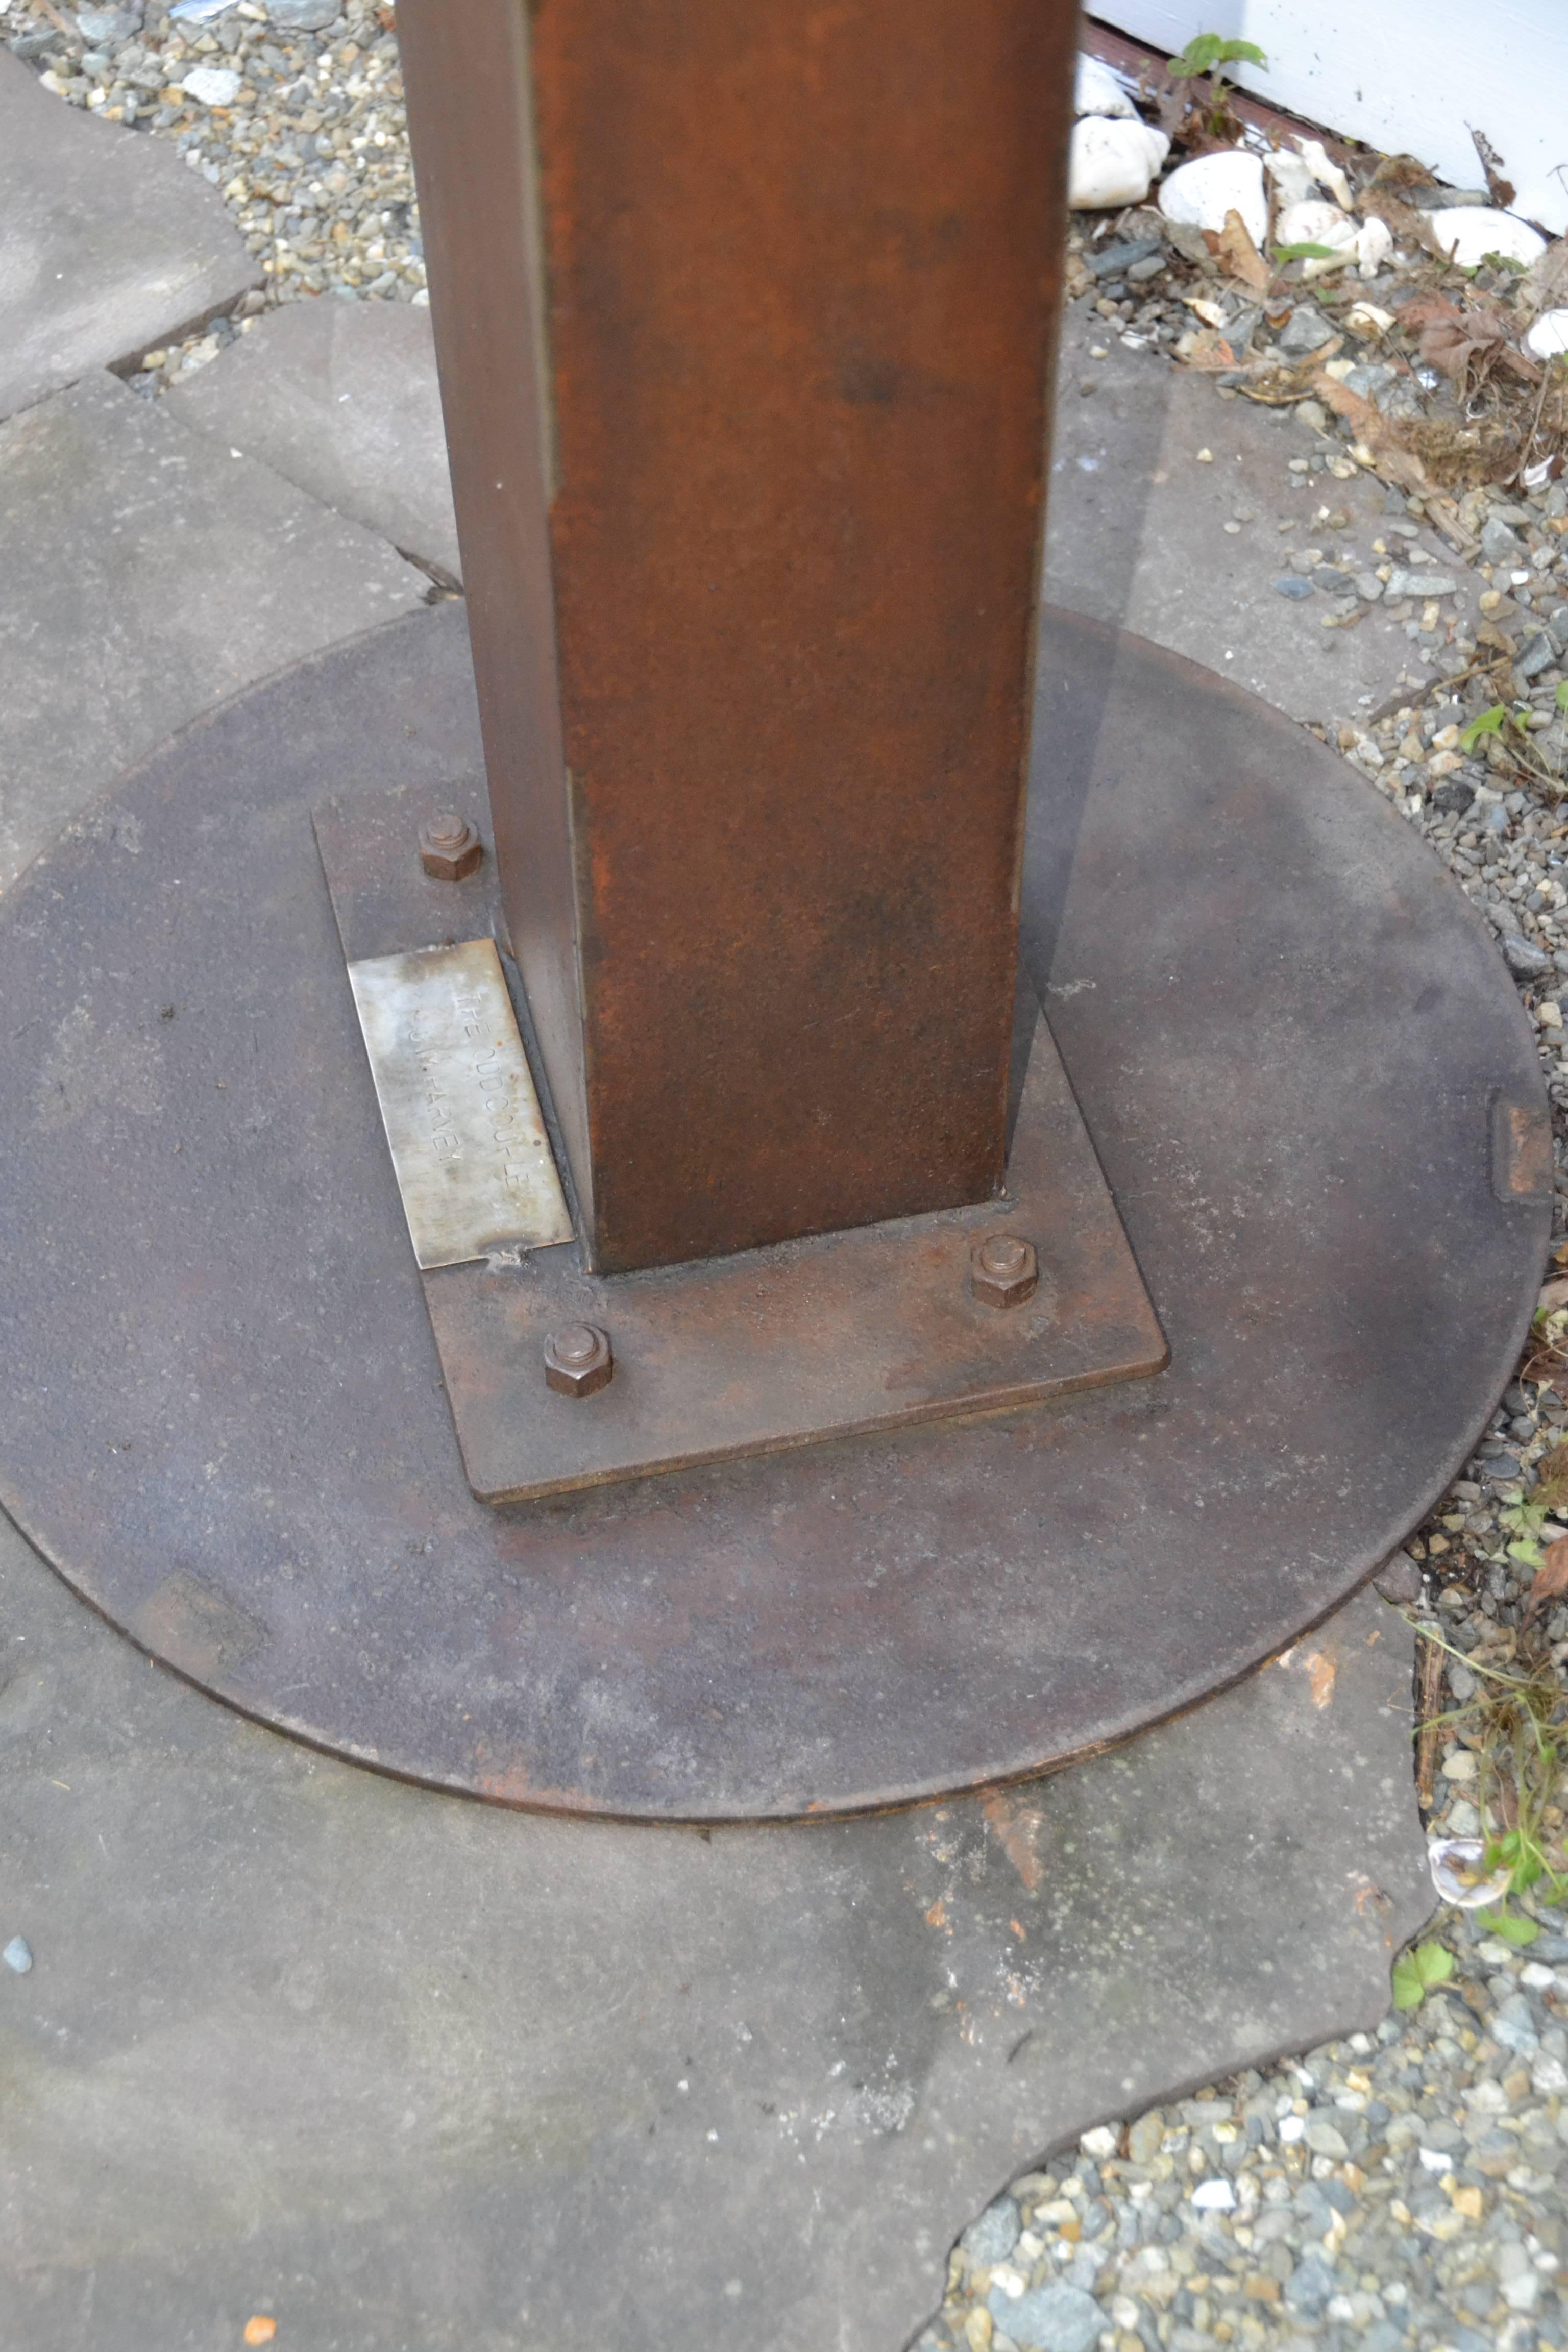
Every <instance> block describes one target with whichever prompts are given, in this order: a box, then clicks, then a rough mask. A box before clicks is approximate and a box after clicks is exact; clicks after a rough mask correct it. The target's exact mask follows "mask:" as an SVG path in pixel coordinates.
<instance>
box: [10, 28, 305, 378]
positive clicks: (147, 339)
mask: <svg viewBox="0 0 1568 2352" xmlns="http://www.w3.org/2000/svg"><path fill="white" fill-rule="evenodd" d="M259 282H260V280H259V273H258V269H257V266H256V263H255V262H254V260H253V259H252V258H251V256H250V255H249V253H248V252H247V250H246V246H245V240H244V238H243V237H242V236H240V235H239V234H238V232H237V229H236V228H235V226H234V225H233V223H232V222H231V221H230V219H229V217H228V215H227V214H226V211H225V209H224V204H223V199H222V197H221V196H220V195H219V194H218V193H217V191H216V188H211V187H209V186H208V185H207V184H206V182H205V180H204V179H202V178H201V177H200V175H199V174H198V173H195V172H192V171H190V170H188V169H187V168H186V166H185V165H184V163H182V162H181V160H180V158H179V156H178V155H177V154H176V153H175V152H174V149H173V148H172V147H170V146H169V145H168V144H167V143H166V142H163V141H162V140H153V139H148V138H138V137H137V135H136V134H135V132H133V131H126V130H122V129H121V127H120V126H119V125H118V124H116V123H112V122H100V121H96V120H95V119H94V118H93V117H92V116H91V115H89V114H86V113H84V112H82V111H81V110H79V109H78V108H76V107H72V106H63V105H62V104H61V103H60V101H59V100H58V98H54V97H52V96H51V95H50V93H49V92H48V91H47V89H42V88H40V86H39V83H38V79H37V75H35V74H34V73H33V72H31V71H30V69H29V68H27V67H26V66H25V65H24V64H23V63H22V61H21V59H20V58H14V57H12V56H11V55H10V54H9V52H8V51H0V416H8V415H11V414H12V412H13V411H14V410H16V409H18V408H25V407H26V406H27V405H28V404H29V403H31V402H33V401H35V400H41V399H42V398H43V397H44V395H45V394H46V393H49V392H54V391H56V390H58V388H59V387H60V386H61V385H62V384H67V383H72V382H74V381H75V379H76V378H77V377H78V376H81V375H85V374H86V373H88V371H89V369H91V368H100V367H108V366H110V365H111V364H112V363H113V362H116V361H118V360H122V359H129V358H132V357H134V356H135V355H136V354H137V353H138V352H144V351H146V350H147V349H149V347H150V346H152V345H153V344H154V343H159V342H163V341H165V340H167V339H168V338H170V337H174V336H177V335H178V334H180V333H181V332H182V331H185V330H187V329H189V328H190V327H193V326H195V325H197V324H198V323H199V322H200V321H201V320H204V319H207V318H210V317H211V316H212V315H213V314H214V312H216V311H218V310H226V309H227V308H228V306H229V305H230V304H231V303H232V302H234V301H236V300H237V299H238V297H239V296H240V295H241V294H243V293H244V292H245V290H246V289H247V287H250V286H255V285H257V284H258V283H259Z"/></svg>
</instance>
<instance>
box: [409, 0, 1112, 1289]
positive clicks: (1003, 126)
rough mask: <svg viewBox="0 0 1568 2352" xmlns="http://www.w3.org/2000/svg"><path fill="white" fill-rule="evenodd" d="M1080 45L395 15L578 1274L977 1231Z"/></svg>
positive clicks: (999, 1107) (1004, 1027) (998, 1118)
mask: <svg viewBox="0 0 1568 2352" xmlns="http://www.w3.org/2000/svg"><path fill="white" fill-rule="evenodd" d="M530 26H531V39H530V30H529V28H530ZM1075 27H1076V11H1075V9H1074V8H1073V7H1072V6H1070V5H1063V0H1040V5H1035V6H1029V7H1020V6H1019V5H1016V0H847V5H842V6H838V7H835V8H830V9H819V10H813V9H809V8H803V7H801V6H800V5H798V0H752V5H747V6H746V7H743V8H736V7H735V6H734V5H732V0H685V5H682V6H680V7H679V8H676V7H673V6H671V5H667V0H658V4H657V5H647V0H538V5H536V6H534V7H532V8H531V9H524V8H523V7H522V6H521V5H519V0H405V5H403V7H402V8H401V9H400V11H399V18H398V30H399V36H400V38H401V41H402V44H403V53H404V62H405V73H406V77H407V85H408V101H409V113H410V123H411V129H412V132H413V137H414V143H415V153H416V163H417V167H418V173H419V184H420V194H421V202H422V205H423V211H424V220H425V226H426V239H427V244H428V251H429V258H430V272H431V292H432V307H433V311H434V317H435V324H436V332H437V346H438V350H439V353H440V360H441V373H442V385H443V394H444V397H445V401H446V405H447V421H448V429H449V436H450V441H451V446H452V457H453V474H454V484H455V488H456V493H457V506H458V519H459V527H460V530H461V533H462V540H463V554H464V572H465V578H466V580H467V582H468V589H469V593H470V597H471V604H472V611H473V616H474V632H475V635H474V650H475V661H476V669H477V673H478V679H479V698H480V708H481V712H482V718H483V724H484V730H485V747H486V758H487V764H488V768H489V779H490V792H491V798H492V801H493V803H494V807H495V823H496V839H497V845H498V851H499V854H500V858H501V861H502V869H503V880H504V883H505V887H506V889H507V895H508V901H509V911H510V923H511V929H512V934H513V937H514V940H515V941H516V945H517V949H518V954H519V958H520V961H521V969H522V971H523V974H524V979H525V982H526V985H527V989H528V993H529V998H530V1003H531V1007H532V1010H533V1013H534V1017H535V1020H536V1023H537V1026H538V1033H539V1036H540V1040H541V1044H542V1051H543V1055H544V1059H545V1063H546V1066H547V1069H548V1072H549V1076H550V1080H551V1085H552V1090H553V1093H554V1096H555V1099H556V1103H557V1107H558V1109H559V1113H560V1118H561V1122H562V1127H563V1133H564V1136H565V1139H566V1142H567V1146H568V1150H569V1151H570V1155H571V1160H572V1165H573V1171H574V1176H575V1179H576V1187H577V1193H578V1197H579V1200H580V1202H582V1204H583V1206H584V1212H585V1218H586V1224H587V1229H588V1233H589V1234H590V1237H591V1246H592V1249H593V1253H594V1255H595V1261H596V1263H597V1265H599V1267H600V1268H601V1270H606V1271H617V1270H626V1269H630V1268H636V1267H643V1266H649V1265H661V1264H665V1263H668V1262H670V1261H675V1260H680V1259H688V1258H695V1257H701V1256H706V1255H710V1254H713V1253H721V1252H726V1251H733V1250H739V1249H743V1248H748V1247H752V1246H755V1245H758V1244H765V1243H772V1242H777V1241H781V1240H785V1239H789V1238H791V1237H794V1236H797V1235H800V1234H811V1233H821V1232H826V1231H831V1230H834V1229H837V1228H839V1227H845V1226H855V1225H862V1224H867V1223H871V1222H873V1221H876V1220H879V1219H885V1218H888V1217H893V1216H902V1215H909V1214H914V1213H919V1212H921V1211H926V1210H932V1209H938V1208H943V1207H949V1206H952V1205H954V1204H957V1203H962V1202H976V1201H981V1200H984V1199H985V1198H987V1197H988V1196H990V1195H992V1194H994V1192H996V1191H997V1189H998V1187H999V1186H1000V1184H1001V1181H1002V1178H1003V1170H1004V1158H1005V1087H1006V1067H1007V1052H1008V1039H1009V1030H1010V1023H1011V1016H1012V1007H1013V988H1014V965H1015V949H1016V897H1017V877H1018V871H1019V857H1020V840H1021V823H1022V782H1023V775H1024V766H1025V757H1026V717H1027V709H1028V681H1029V674H1030V654H1031V647H1032V642H1033V630H1034V614H1035V603H1036V578H1037V552H1038V541H1039V535H1040V526H1041V520H1042V505H1043V499H1042V473H1043V450H1044V446H1045V428H1046V422H1047V418H1046V399H1047V394H1046V387H1047V383H1048V382H1049V374H1050V363H1051V355H1052V345H1053V341H1054V333H1055V322H1056V314H1057V308H1058V292H1059V273H1060V267H1061V249H1062V232H1063V217H1064V215H1063V204H1064V183H1065V170H1066V151H1067V132H1068V122H1069V120H1070V94H1071V87H1072V70H1071V68H1072V55H1073V45H1074V35H1075ZM530 50H531V55H530ZM535 126H536V133H537V136H536V140H535ZM579 1019H580V1024H581V1035H580V1036H579Z"/></svg>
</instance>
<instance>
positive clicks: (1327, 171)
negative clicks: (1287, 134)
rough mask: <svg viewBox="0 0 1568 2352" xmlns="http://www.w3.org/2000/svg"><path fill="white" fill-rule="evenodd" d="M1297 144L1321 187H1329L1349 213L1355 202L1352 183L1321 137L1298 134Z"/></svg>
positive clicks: (1329, 190)
mask: <svg viewBox="0 0 1568 2352" xmlns="http://www.w3.org/2000/svg"><path fill="white" fill-rule="evenodd" d="M1296 144H1297V146H1298V147H1299V148H1300V150H1301V161H1302V162H1303V163H1305V164H1306V166H1307V168H1308V170H1309V171H1310V173H1311V174H1312V177H1313V179H1314V180H1315V181H1316V182H1317V183H1318V185H1319V186H1320V187H1321V188H1327V190H1328V192H1329V194H1330V195H1331V196H1332V198H1333V200H1334V202H1335V204H1336V205H1342V206H1343V208H1344V210H1345V211H1346V212H1347V213H1348V212H1349V211H1351V209H1352V206H1353V205H1354V204H1355V197H1354V195H1353V194H1352V192H1351V184H1350V182H1349V181H1348V180H1347V179H1346V177H1345V175H1344V173H1342V171H1341V169H1340V167H1339V165H1338V164H1337V163H1335V162H1334V160H1333V158H1332V157H1331V155H1330V153H1329V151H1328V149H1327V148H1326V147H1325V146H1324V144H1323V142H1322V141H1321V139H1303V138H1302V137H1301V136H1300V133H1298V134H1297V138H1296Z"/></svg>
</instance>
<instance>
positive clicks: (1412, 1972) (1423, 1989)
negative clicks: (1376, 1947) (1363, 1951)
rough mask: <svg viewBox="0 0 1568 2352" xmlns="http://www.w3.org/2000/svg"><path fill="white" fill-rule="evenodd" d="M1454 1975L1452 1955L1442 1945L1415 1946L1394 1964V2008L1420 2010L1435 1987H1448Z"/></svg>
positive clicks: (1402, 1954)
mask: <svg viewBox="0 0 1568 2352" xmlns="http://www.w3.org/2000/svg"><path fill="white" fill-rule="evenodd" d="M1453 1973H1454V1956H1453V1954H1452V1952H1447V1951H1445V1950H1444V1948H1443V1947H1442V1945H1441V1944H1417V1945H1416V1946H1415V1948H1414V1950H1412V1951H1408V1952H1402V1953H1401V1954H1400V1956H1399V1958H1398V1959H1396V1960H1395V1961H1394V2008H1395V2009H1419V2008H1420V2006H1421V2003H1422V2000H1424V1999H1425V1997H1426V1994H1427V1993H1429V1992H1430V1991H1431V1990H1432V1988H1433V1986H1434V1985H1440V1984H1447V1981H1448V1979H1449V1978H1450V1977H1451V1976H1452V1975H1453Z"/></svg>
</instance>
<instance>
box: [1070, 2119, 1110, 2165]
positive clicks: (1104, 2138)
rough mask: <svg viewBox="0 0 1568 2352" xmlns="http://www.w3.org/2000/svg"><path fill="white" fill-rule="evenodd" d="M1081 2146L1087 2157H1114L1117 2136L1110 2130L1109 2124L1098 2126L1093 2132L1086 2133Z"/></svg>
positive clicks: (1081, 2140)
mask: <svg viewBox="0 0 1568 2352" xmlns="http://www.w3.org/2000/svg"><path fill="white" fill-rule="evenodd" d="M1079 2147H1080V2148H1082V2150H1083V2152H1084V2154H1085V2156H1092V2157H1094V2158H1097V2159H1098V2158H1100V2157H1105V2156H1114V2155H1115V2154H1116V2134H1115V2133H1114V2132H1113V2131H1112V2130H1111V2129H1110V2126H1109V2125H1108V2124H1096V2126H1095V2127H1094V2129H1093V2130H1092V2131H1086V2132H1085V2133H1084V2135H1083V2137H1082V2138H1081V2139H1080V2140H1079Z"/></svg>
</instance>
